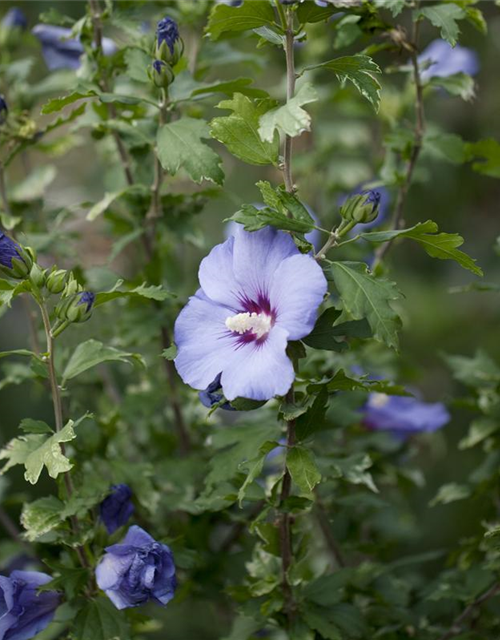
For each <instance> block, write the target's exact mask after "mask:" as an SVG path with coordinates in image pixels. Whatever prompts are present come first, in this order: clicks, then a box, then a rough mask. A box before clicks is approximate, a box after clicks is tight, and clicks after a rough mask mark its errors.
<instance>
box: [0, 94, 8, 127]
mask: <svg viewBox="0 0 500 640" xmlns="http://www.w3.org/2000/svg"><path fill="white" fill-rule="evenodd" d="M8 114H9V107H8V106H7V102H6V101H5V98H4V97H3V96H2V95H0V125H1V124H3V123H4V122H5V121H6V120H7V116H8Z"/></svg>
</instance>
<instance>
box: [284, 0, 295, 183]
mask: <svg viewBox="0 0 500 640" xmlns="http://www.w3.org/2000/svg"><path fill="white" fill-rule="evenodd" d="M294 40H295V34H294V30H293V13H292V11H291V10H290V9H289V8H288V9H287V12H286V31H285V57H286V100H287V102H288V101H289V100H291V99H292V98H293V96H294V94H295V80H296V76H295V58H294V51H293V46H294ZM292 153H293V140H292V137H291V136H288V135H286V136H285V145H284V153H283V158H284V159H283V177H284V180H285V187H286V190H287V191H288V192H289V193H293V192H294V191H295V186H294V184H293V177H292Z"/></svg>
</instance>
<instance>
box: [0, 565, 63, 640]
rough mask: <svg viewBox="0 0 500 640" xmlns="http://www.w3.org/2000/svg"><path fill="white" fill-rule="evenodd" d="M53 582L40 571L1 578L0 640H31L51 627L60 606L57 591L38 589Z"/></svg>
mask: <svg viewBox="0 0 500 640" xmlns="http://www.w3.org/2000/svg"><path fill="white" fill-rule="evenodd" d="M51 580H52V578H51V577H50V576H48V575H46V574H45V573H39V572H38V571H13V572H12V573H11V574H10V576H9V577H8V578H7V577H6V576H0V638H1V639H2V640H29V639H30V638H34V637H35V636H36V635H37V634H38V633H40V631H43V629H45V627H47V626H48V625H49V623H50V622H51V620H52V618H53V617H54V613H55V610H56V609H57V607H58V605H59V594H58V593H57V592H56V591H42V592H40V593H38V591H37V590H38V588H39V587H41V586H42V585H44V584H47V583H48V582H50V581H51Z"/></svg>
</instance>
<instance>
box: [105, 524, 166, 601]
mask: <svg viewBox="0 0 500 640" xmlns="http://www.w3.org/2000/svg"><path fill="white" fill-rule="evenodd" d="M96 578H97V584H98V586H99V588H100V589H102V590H103V591H105V592H106V595H107V596H108V598H109V599H110V600H111V602H112V603H113V604H114V605H115V607H116V608H117V609H127V608H129V607H138V606H139V605H141V604H145V603H146V602H149V601H153V602H156V603H157V604H163V605H166V604H167V603H168V602H170V600H172V598H173V597H174V594H175V589H176V587H177V580H176V577H175V564H174V558H173V556H172V552H171V551H170V549H169V547H167V545H166V544H161V543H160V542H156V540H154V538H152V537H151V536H150V535H149V533H146V532H145V531H144V530H143V529H141V528H140V527H137V526H133V527H130V529H129V531H128V533H127V535H126V536H125V538H124V540H123V541H122V542H121V543H120V544H114V545H113V546H111V547H107V549H106V555H105V556H104V558H103V559H102V560H101V562H100V563H99V564H98V566H97V568H96Z"/></svg>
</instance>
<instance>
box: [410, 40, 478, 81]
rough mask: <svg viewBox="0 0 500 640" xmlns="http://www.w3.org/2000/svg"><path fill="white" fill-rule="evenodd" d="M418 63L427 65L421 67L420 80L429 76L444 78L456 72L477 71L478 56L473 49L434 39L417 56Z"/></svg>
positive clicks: (468, 73) (472, 73) (473, 72)
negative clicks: (424, 67) (423, 67)
mask: <svg viewBox="0 0 500 640" xmlns="http://www.w3.org/2000/svg"><path fill="white" fill-rule="evenodd" d="M418 62H419V64H420V65H423V64H424V63H426V64H427V65H429V66H428V67H427V68H426V69H423V70H422V72H421V74H420V76H421V78H422V80H424V81H425V80H430V78H434V77H436V78H446V77H448V76H452V75H454V74H456V73H466V74H467V75H470V76H473V75H475V74H476V73H477V72H478V71H479V58H478V55H477V53H476V52H475V51H474V50H473V49H468V48H467V47H461V46H460V45H456V46H455V47H452V46H451V44H449V42H446V41H445V40H434V41H433V42H431V43H430V45H429V46H428V47H427V48H426V49H425V50H424V51H423V52H422V53H421V54H420V55H419V56H418Z"/></svg>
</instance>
